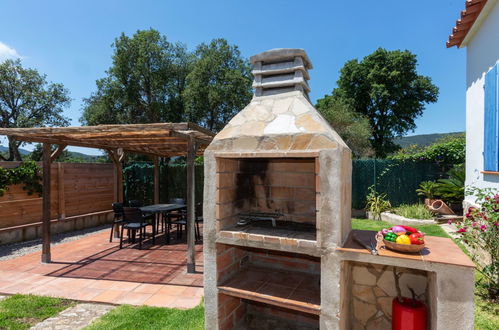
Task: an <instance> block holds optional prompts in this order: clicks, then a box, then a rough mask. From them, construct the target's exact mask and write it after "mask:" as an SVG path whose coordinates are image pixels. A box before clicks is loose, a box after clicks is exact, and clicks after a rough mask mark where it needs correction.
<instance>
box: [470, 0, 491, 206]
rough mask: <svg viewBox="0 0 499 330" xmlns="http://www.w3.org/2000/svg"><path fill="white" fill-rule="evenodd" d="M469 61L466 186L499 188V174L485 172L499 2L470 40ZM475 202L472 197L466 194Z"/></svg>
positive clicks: (471, 201)
mask: <svg viewBox="0 0 499 330" xmlns="http://www.w3.org/2000/svg"><path fill="white" fill-rule="evenodd" d="M466 49H467V64H466V83H467V90H466V186H475V187H482V188H485V187H492V188H497V189H499V174H497V175H494V174H483V173H481V171H483V168H484V165H483V150H484V145H483V139H484V122H483V120H484V119H483V118H484V89H483V87H484V86H483V85H484V81H485V73H486V72H487V71H489V69H490V68H491V67H492V66H494V65H495V64H496V62H497V61H498V60H499V2H496V3H495V4H494V7H493V8H492V9H491V11H490V12H489V15H488V16H487V18H486V19H485V21H484V22H483V23H482V25H481V26H480V28H479V29H478V31H477V32H476V34H475V35H474V36H473V38H472V39H471V40H470V42H469V43H468V45H467V46H466ZM466 201H467V202H470V203H473V202H474V197H473V196H466Z"/></svg>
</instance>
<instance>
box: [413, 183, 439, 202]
mask: <svg viewBox="0 0 499 330" xmlns="http://www.w3.org/2000/svg"><path fill="white" fill-rule="evenodd" d="M437 187H438V184H437V183H436V182H434V181H423V182H421V183H420V184H419V189H416V192H417V194H418V195H419V196H423V197H424V198H425V199H424V204H425V205H426V206H427V207H429V206H430V205H431V204H432V203H433V202H434V201H435V197H436V191H437Z"/></svg>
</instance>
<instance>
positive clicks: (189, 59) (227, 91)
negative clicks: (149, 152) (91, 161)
mask: <svg viewBox="0 0 499 330" xmlns="http://www.w3.org/2000/svg"><path fill="white" fill-rule="evenodd" d="M112 47H113V48H114V54H113V57H112V59H113V62H112V65H111V67H110V68H109V69H108V70H107V71H106V77H104V78H102V79H99V80H97V81H96V86H97V90H96V91H95V92H94V93H93V94H92V95H91V96H90V97H89V98H87V99H85V100H84V108H83V115H82V117H81V121H82V123H83V124H86V125H98V124H112V123H118V124H137V123H153V122H178V121H182V120H189V121H193V122H196V123H198V124H201V125H202V126H205V127H207V128H210V129H217V128H220V127H221V126H223V125H225V123H226V122H227V121H228V120H229V119H230V118H231V117H232V116H233V115H234V114H235V113H236V112H237V110H239V109H240V108H241V106H242V105H245V104H246V103H247V102H248V101H249V98H250V97H251V78H250V71H249V66H248V65H247V63H246V61H245V60H244V59H242V58H241V55H240V53H239V50H238V49H237V46H231V45H229V44H228V43H227V41H226V40H224V39H215V40H213V41H212V42H211V43H209V44H201V45H199V46H198V47H197V49H196V51H195V52H189V51H188V50H187V48H186V46H185V45H183V44H180V43H175V44H173V43H170V42H169V41H168V40H167V38H166V37H165V36H163V35H161V34H160V33H159V32H158V31H156V30H154V29H149V30H139V31H137V32H136V33H135V34H134V35H133V36H132V37H129V36H126V35H125V34H123V33H122V34H121V36H120V37H118V38H117V39H116V40H115V42H114V43H113V45H112ZM221 123H223V124H221Z"/></svg>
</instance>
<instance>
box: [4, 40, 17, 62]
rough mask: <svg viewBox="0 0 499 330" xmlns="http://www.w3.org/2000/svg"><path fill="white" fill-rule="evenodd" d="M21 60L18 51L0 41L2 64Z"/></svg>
mask: <svg viewBox="0 0 499 330" xmlns="http://www.w3.org/2000/svg"><path fill="white" fill-rule="evenodd" d="M15 58H21V55H19V54H18V53H17V51H16V50H15V49H14V48H12V47H9V46H8V45H6V44H4V43H3V42H1V41H0V62H3V61H5V60H8V59H15Z"/></svg>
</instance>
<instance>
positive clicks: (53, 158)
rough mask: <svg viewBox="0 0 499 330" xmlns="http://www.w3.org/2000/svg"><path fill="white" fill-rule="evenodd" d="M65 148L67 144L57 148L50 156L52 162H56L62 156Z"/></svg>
mask: <svg viewBox="0 0 499 330" xmlns="http://www.w3.org/2000/svg"><path fill="white" fill-rule="evenodd" d="M65 148H66V145H65V144H60V145H59V146H57V149H55V150H54V152H53V153H52V154H51V155H50V161H51V162H53V161H54V160H56V159H57V157H59V155H60V154H62V152H63V151H64V149H65Z"/></svg>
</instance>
